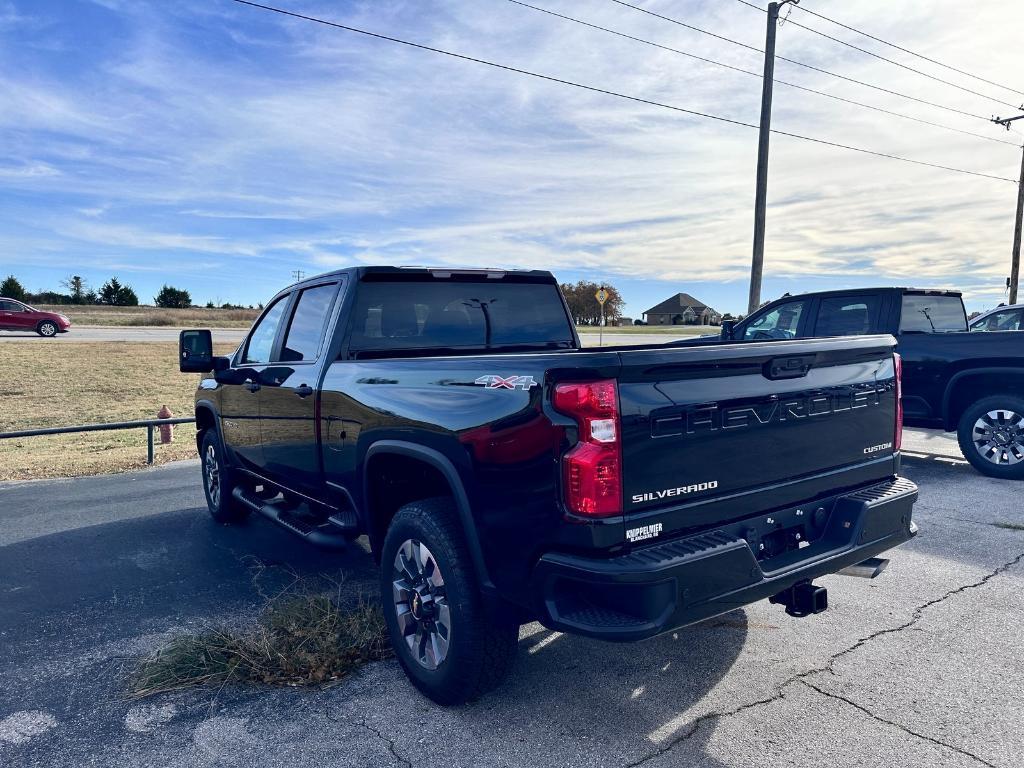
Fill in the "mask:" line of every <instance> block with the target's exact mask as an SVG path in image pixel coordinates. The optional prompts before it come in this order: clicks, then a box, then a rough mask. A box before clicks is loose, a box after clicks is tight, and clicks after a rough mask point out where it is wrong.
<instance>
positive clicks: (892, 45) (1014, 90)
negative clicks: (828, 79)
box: [797, 5, 1024, 96]
mask: <svg viewBox="0 0 1024 768" xmlns="http://www.w3.org/2000/svg"><path fill="white" fill-rule="evenodd" d="M797 8H798V9H799V10H801V11H803V12H804V13H809V14H810V15H811V16H817V17H818V18H819V19H822V20H824V21H827V22H829V23H830V24H835V25H836V26H838V27H842V28H843V29H847V30H849V31H850V32H856V33H857V34H858V35H863V36H864V37H866V38H868V39H870V40H874V41H875V42H877V43H881V44H882V45H888V46H889V47H890V48H895V49H896V50H897V51H903V53H909V54H910V55H911V56H916V57H917V58H919V59H923V60H924V61H927V62H929V63H931V64H935V65H936V66H939V67H943V68H944V69H948V70H950V71H952V72H956V73H958V74H961V75H965V76H967V77H970V78H973V79H975V80H979V81H981V82H983V83H988V84H989V85H994V86H996V88H1002V89H1003V90H1006V91H1010V92H1011V93H1016V94H1020V95H1021V96H1024V91H1021V90H1018V89H1017V88H1011V87H1010V86H1008V85H1003V84H1001V83H997V82H995V81H993V80H987V79H985V78H984V77H980V76H979V75H973V74H971V73H970V72H967V71H965V70H962V69H958V68H957V67H954V66H952V65H950V64H944V63H942V62H941V61H938V60H936V59H932V58H930V57H928V56H925V55H924V54H923V53H917V52H916V51H912V50H910V49H909V48H904V47H903V46H902V45H897V44H896V43H890V42H889V41H888V40H883V39H882V38H880V37H875V36H874V35H872V34H869V33H867V32H865V31H864V30H862V29H857V28H856V27H851V26H849V25H848V24H843V23H842V22H841V21H836V20H835V19H830V18H829V17H828V16H825V15H824V14H821V13H816V12H815V11H812V10H811V9H810V8H804V7H803V6H800V5H798V6H797Z"/></svg>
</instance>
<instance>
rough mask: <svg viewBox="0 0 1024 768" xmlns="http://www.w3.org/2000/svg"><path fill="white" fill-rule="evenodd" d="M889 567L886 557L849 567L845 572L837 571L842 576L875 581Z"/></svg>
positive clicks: (869, 559)
mask: <svg viewBox="0 0 1024 768" xmlns="http://www.w3.org/2000/svg"><path fill="white" fill-rule="evenodd" d="M888 567H889V561H888V560H886V559H885V558H884V557H872V558H868V559H867V560H865V561H864V562H862V563H855V564H854V565H848V566H846V567H845V568H843V570H841V571H837V573H838V574H839V575H840V576H856V577H858V578H861V579H873V578H875V577H876V576H878V575H880V574H881V573H882V571H884V570H885V569H886V568H888Z"/></svg>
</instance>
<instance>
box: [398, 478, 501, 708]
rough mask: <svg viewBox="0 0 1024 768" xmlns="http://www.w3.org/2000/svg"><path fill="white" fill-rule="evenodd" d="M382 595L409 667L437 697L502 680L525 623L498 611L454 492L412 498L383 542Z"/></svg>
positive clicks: (462, 694)
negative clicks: (490, 606) (485, 588)
mask: <svg viewBox="0 0 1024 768" xmlns="http://www.w3.org/2000/svg"><path fill="white" fill-rule="evenodd" d="M380 568H381V597H382V600H383V607H384V617H385V620H386V621H387V625H388V634H389V635H390V638H391V645H392V648H394V651H395V655H396V656H397V657H398V661H399V663H400V664H401V665H402V668H403V669H404V670H405V673H406V675H408V677H409V679H410V680H411V681H412V683H413V685H415V686H416V687H417V688H418V689H419V690H420V691H421V692H422V693H423V694H424V695H426V696H427V697H429V698H430V699H432V700H434V701H435V702H437V703H438V704H446V705H447V704H461V703H463V702H465V701H469V700H471V699H475V698H477V697H479V696H480V695H482V694H483V693H486V692H487V691H488V690H490V689H492V688H494V687H496V686H497V685H498V684H499V683H500V682H501V681H502V680H503V679H504V678H505V677H506V676H507V675H508V673H509V671H510V669H511V667H512V662H513V661H514V659H515V653H516V647H517V641H518V636H519V624H518V622H517V621H516V620H515V619H514V618H513V617H511V616H509V617H501V616H499V617H497V618H494V617H491V616H489V615H488V613H487V611H486V610H485V606H484V598H483V595H481V593H480V589H479V587H478V586H477V580H476V574H475V572H474V569H473V563H472V560H471V559H470V555H469V550H468V547H467V546H466V542H465V537H464V535H463V533H462V529H461V526H460V525H459V519H458V515H457V514H456V511H455V506H454V503H453V502H452V500H451V499H449V498H442V499H427V500H424V501H415V502H412V503H410V504H406V505H405V506H404V507H402V508H401V509H400V510H398V512H397V513H396V514H395V517H394V519H393V520H392V521H391V526H390V528H389V529H388V533H387V536H386V537H385V539H384V545H383V547H382V549H381V566H380Z"/></svg>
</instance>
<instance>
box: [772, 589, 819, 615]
mask: <svg viewBox="0 0 1024 768" xmlns="http://www.w3.org/2000/svg"><path fill="white" fill-rule="evenodd" d="M768 600H769V602H771V603H774V604H776V605H784V606H786V613H788V614H789V615H790V616H795V617H797V618H802V617H804V616H810V615H811V614H812V613H821V612H822V611H824V610H825V609H826V608H828V590H827V589H825V587H816V586H814V585H813V584H811V583H810V582H809V581H802V582H800V583H799V584H794V585H793V586H792V587H790V588H789V589H784V590H783V591H782V592H779V593H778V594H776V595H772V596H771V597H770V598H768Z"/></svg>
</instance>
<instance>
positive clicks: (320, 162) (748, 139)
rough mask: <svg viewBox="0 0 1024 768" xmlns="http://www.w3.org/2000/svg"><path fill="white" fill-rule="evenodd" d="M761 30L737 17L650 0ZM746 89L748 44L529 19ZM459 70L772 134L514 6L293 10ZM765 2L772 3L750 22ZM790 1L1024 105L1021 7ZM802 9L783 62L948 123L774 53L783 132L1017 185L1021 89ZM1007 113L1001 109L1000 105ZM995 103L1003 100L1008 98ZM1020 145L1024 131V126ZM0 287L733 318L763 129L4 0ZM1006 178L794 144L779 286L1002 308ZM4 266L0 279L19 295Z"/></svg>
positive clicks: (312, 27) (293, 29) (552, 4)
mask: <svg viewBox="0 0 1024 768" xmlns="http://www.w3.org/2000/svg"><path fill="white" fill-rule="evenodd" d="M633 1H634V2H635V3H637V4H640V5H642V6H643V7H644V8H646V9H649V10H651V11H654V12H657V13H660V14H663V15H666V16H671V17H673V18H676V19H679V20H682V21H685V22H687V23H690V24H694V25H696V26H700V27H703V28H705V29H708V30H711V31H714V32H716V33H718V34H721V35H725V36H728V37H731V38H734V39H736V40H738V41H740V42H743V43H746V44H748V45H753V46H755V47H758V48H760V47H762V46H763V43H764V27H765V16H764V14H763V13H760V12H758V11H756V10H754V9H752V8H749V7H747V6H744V5H743V4H741V3H739V2H735V0H714V1H713V2H711V1H710V0H707V1H698V0H633ZM531 2H532V3H533V4H535V5H537V6H539V7H543V8H547V9H550V10H553V11H556V12H560V13H563V14H568V15H572V16H574V17H576V18H579V19H583V20H586V21H588V22H590V23H593V24H598V25H601V26H604V27H608V28H611V29H615V30H618V31H621V32H623V33H626V34H629V35H633V36H636V37H641V38H644V39H647V40H650V41H653V42H656V43H658V44H659V45H663V46H669V47H672V48H677V49H680V50H685V51H689V52H692V53H695V54H697V55H700V56H704V57H707V58H713V59H716V60H719V61H721V62H724V63H727V64H729V65H731V66H735V67H741V68H745V69H751V70H754V71H759V70H760V68H761V66H762V58H761V55H760V54H758V53H757V52H755V51H751V50H748V49H744V48H742V47H739V46H734V45H730V44H728V43H726V42H723V41H721V40H717V39H714V38H711V37H707V36H704V35H700V34H698V33H696V32H693V31H691V30H688V29H685V28H683V27H681V26H678V25H674V24H671V23H669V22H666V21H664V20H662V19H658V18H655V17H653V16H650V15H647V14H643V13H640V12H638V11H636V10H634V9H631V8H627V7H624V6H622V5H620V4H617V3H615V2H612V0H575V1H574V2H569V1H567V0H531ZM277 4H278V5H279V6H280V7H284V8H287V9H289V10H293V11H297V12H301V13H304V14H308V15H313V16H319V17H322V18H325V19H328V20H331V21H336V22H338V23H342V24H346V25H351V26H355V27H360V28H363V29H366V30H369V31H372V32H377V33H380V34H385V35H391V36H395V37H400V38H404V39H407V40H410V41H414V42H417V43H422V44H425V45H431V46H436V47H439V48H444V49H447V50H451V51H454V52H458V53H461V54H465V55H468V56H474V57H479V58H485V59H490V60H493V61H496V62H500V63H504V64H508V65H510V66H514V67H518V68H522V69H528V70H531V71H534V72H539V73H544V74H548V75H551V76H554V77H558V78H562V79H567V80H573V81H576V82H579V83H583V84H587V85H591V86H594V87H599V88H604V89H608V90H613V91H618V92H621V93H625V94H630V95H635V96H638V97H641V98H644V99H649V100H654V101H658V102H662V103H665V104H670V105H675V106H679V107H684V108H686V109H691V110H696V111H701V112H707V113H711V114H715V115H720V116H724V117H728V118H730V119H734V120H739V121H743V122H748V123H752V124H756V123H757V122H758V116H759V110H760V90H761V81H760V79H759V78H757V77H752V76H749V75H745V74H742V73H738V72H735V71H730V70H728V69H724V68H721V67H718V66H714V65H711V64H707V63H703V62H700V61H696V60H693V59H690V58H686V57H683V56H681V55H679V54H678V53H674V52H672V51H668V50H665V49H663V48H655V47H652V46H648V45H643V44H641V43H638V42H635V41H632V40H627V39H623V38H621V37H615V36H612V35H610V34H608V33H606V32H602V31H600V30H596V29H592V28H586V27H583V26H580V25H578V24H574V23H571V22H569V21H565V20H563V19H559V18H554V17H552V16H550V15H545V14H542V13H540V12H538V11H536V10H533V9H530V8H527V7H523V6H522V5H517V4H515V3H513V2H509V0H373V1H370V0H367V1H366V2H316V1H314V0H277ZM760 4H762V5H763V3H760ZM803 6H804V7H806V8H811V9H812V10H816V11H818V12H820V13H824V14H826V15H829V16H832V17H833V18H836V19H838V20H840V21H843V22H845V23H847V24H850V25H852V26H855V27H857V28H860V29H864V30H867V31H869V32H871V33H873V34H875V35H877V36H879V37H881V38H884V39H886V40H891V41H893V42H897V43H899V44H901V45H903V46H905V47H907V48H909V49H912V50H915V51H918V52H920V53H923V54H925V55H928V56H930V57H932V58H935V59H938V60H941V61H943V62H947V63H950V64H952V65H954V66H958V67H960V68H962V69H965V70H968V71H970V72H972V73H975V74H978V75H981V76H982V77H985V78H987V79H989V80H992V81H994V82H997V83H1000V84H1002V85H1009V86H1011V87H1014V88H1020V89H1021V90H1022V91H1024V66H1021V61H1020V47H1019V41H1018V39H1017V37H1018V36H1019V31H1020V29H1021V28H1024V3H1012V2H1008V1H1007V0H978V2H975V3H972V4H970V7H969V8H967V7H965V6H964V5H963V4H962V3H960V2H953V1H952V0H899V2H892V1H891V0H889V1H888V2H882V0H844V2H842V3H840V2H825V0H804V2H803ZM792 20H793V21H798V22H800V23H802V24H805V25H807V26H811V27H815V28H818V29H821V30H822V31H825V32H827V33H829V34H833V35H835V36H839V37H843V38H844V39H847V40H849V41H850V42H853V43H855V44H857V45H860V46H862V47H865V48H870V49H871V50H875V51H877V52H879V53H881V54H883V55H886V56H889V57H891V58H895V59H898V60H899V61H901V62H904V63H906V64H908V65H909V66H913V67H914V68H917V69H921V70H922V71H926V72H928V73H931V74H933V75H935V76H937V77H940V78H942V79H946V80H949V81H951V82H955V83H957V84H960V85H962V86H964V87H967V88H970V89H972V90H976V91H978V92H980V93H982V94H984V95H985V97H983V96H976V95H973V94H969V93H966V92H963V91H960V90H957V89H955V88H953V87H951V86H948V85H945V84H941V83H938V82H935V81H933V80H930V79H928V78H925V77H923V76H921V75H918V74H915V73H913V72H909V71H906V70H903V69H900V68H897V67H895V66H893V65H891V64H888V63H886V62H883V61H880V60H877V59H873V58H871V57H868V56H866V55H864V54H861V53H859V52H857V51H854V50H851V49H849V48H844V47H842V46H839V45H837V44H834V43H832V42H830V41H828V40H825V39H823V38H821V37H819V36H816V35H813V34H811V33H809V32H807V31H805V30H803V29H800V28H798V27H797V26H795V25H793V24H783V26H782V27H781V28H780V29H779V33H778V49H777V53H778V55H780V56H784V57H786V58H792V59H795V60H798V61H802V62H806V63H809V64H813V65H814V66H816V67H819V68H823V69H827V70H830V71H832V72H837V73H840V74H843V75H844V76H846V77H849V78H854V79H857V80H861V81H865V82H869V83H873V84H878V85H880V86H882V87H885V88H888V89H889V90H893V91H898V92H900V93H902V94H905V95H909V96H913V97H915V98H918V99H921V100H924V101H932V102H936V103H941V104H943V105H947V106H950V107H953V108H955V109H958V110H962V111H964V112H968V113H970V115H972V116H967V115H961V114H954V113H950V112H948V111H943V110H940V109H937V108H935V107H931V106H927V105H924V104H921V103H915V102H913V101H909V100H907V99H905V98H902V97H898V96H893V95H889V94H884V93H880V92H878V91H874V90H871V89H868V88H866V87H863V86H860V85H857V84H854V83H851V82H848V81H844V80H841V79H839V78H836V77H833V76H830V75H827V74H823V73H820V72H815V71H812V70H809V69H806V68H802V67H798V66H795V65H793V64H790V63H787V62H784V61H779V62H778V63H777V64H776V72H775V75H776V78H778V79H781V80H785V81H786V82H789V83H795V84H799V85H803V86H806V87H809V88H814V89H818V90H822V91H825V92H827V93H829V94H832V95H835V96H841V97H843V98H847V99H853V100H857V101H861V102H864V103H868V104H871V105H874V106H878V107H880V108H883V109H888V110H892V111H898V112H901V113H903V114H906V115H910V116H913V117H917V118H919V119H923V120H929V121H933V122H938V123H942V124H944V125H947V126H950V127H955V128H959V129H961V130H967V131H972V132H975V133H979V134H982V135H984V136H987V137H990V138H995V139H1001V140H1003V141H1008V142H1010V143H1009V144H1003V143H997V142H994V141H989V140H986V139H982V138H976V137H973V136H967V135H963V134H960V133H954V132H950V131H946V130H941V129H938V128H933V127H930V126H925V125H922V124H919V123H915V122H911V121H908V120H905V119H901V118H898V117H893V116H890V115H885V114H880V113H878V112H873V111H869V110H865V109H862V108H859V107H855V106H852V105H848V104H844V103H842V102H839V101H836V100H834V99H829V98H825V97H821V96H817V95H815V94H811V93H807V92H805V91H801V90H797V89H794V88H792V87H786V86H783V85H779V84H777V85H776V87H775V101H774V113H773V118H772V119H773V127H774V128H776V129H778V130H781V131H788V132H792V133H799V134H803V135H806V136H812V137H817V138H821V139H825V140H828V141H832V142H837V143H843V144H849V145H855V146H859V147H864V148H867V149H871V150H876V151H881V152H886V153H892V154H897V155H902V156H905V157H907V158H911V159H915V160H921V161H925V162H932V163H939V164H943V165H950V166H957V167H960V168H964V169H968V170H973V171H977V172H980V173H986V174H992V175H995V176H1001V177H1006V178H1009V179H1011V180H1012V179H1015V178H1017V176H1018V174H1019V172H1020V161H1021V150H1020V148H1019V145H1020V143H1021V142H1022V141H1024V134H1022V133H1020V132H1010V133H1008V132H1006V131H1004V130H1003V129H1001V128H999V127H998V126H995V125H992V124H991V123H989V122H987V121H986V120H985V119H984V118H987V117H990V116H992V115H995V114H998V115H1003V116H1006V115H1008V114H1010V113H1012V112H1013V109H1012V107H1011V106H1010V105H1011V104H1019V103H1020V101H1021V100H1022V99H1024V95H1022V94H1021V93H1014V92H1012V91H1008V90H1005V89H1003V88H1001V87H999V86H996V85H989V84H986V83H982V82H979V81H977V80H971V79H969V78H966V77H963V76H960V75H958V74H956V73H954V72H950V71H949V70H945V69H941V68H939V67H935V66H934V65H931V64H929V63H928V62H925V61H922V60H920V59H914V58H912V57H909V56H907V55H906V54H902V53H900V52H898V51H894V50H892V49H886V48H884V47H883V46H880V45H878V44H877V43H874V42H872V41H870V40H867V39H865V38H861V37H858V36H856V35H854V34H852V33H849V32H846V31H845V30H842V29H839V28H838V27H834V26H831V25H829V24H828V23H827V22H824V21H822V20H820V19H817V18H815V17H813V16H810V15H808V14H806V13H803V12H802V11H801V10H794V11H793V12H792ZM988 96H991V97H995V100H993V99H991V98H987V97H988ZM999 102H1004V103H1002V104H1000V103H999ZM1021 125H1022V126H1024V121H1022V122H1021ZM0 147H2V148H3V149H2V151H0V273H2V275H7V274H9V273H10V274H14V275H16V276H17V277H18V278H19V279H20V280H21V281H22V282H23V283H24V284H25V286H26V287H27V288H28V289H29V290H32V291H36V290H40V289H51V290H53V289H59V284H60V281H61V280H62V279H64V278H66V277H67V276H68V275H70V274H79V275H82V276H84V277H85V278H86V279H87V280H88V281H89V283H90V284H92V285H93V286H98V285H99V284H101V283H102V282H103V281H105V280H106V279H108V278H109V277H110V276H112V275H116V276H117V277H118V278H119V279H120V280H121V281H122V282H126V283H128V284H130V285H132V286H133V287H134V288H135V289H136V291H137V292H138V294H139V296H140V299H141V300H142V301H143V302H144V303H146V302H150V301H152V298H151V297H152V296H154V295H155V294H156V292H157V291H158V290H159V288H160V286H161V285H162V284H164V283H168V284H171V285H174V286H177V287H180V288H184V289H187V290H188V291H190V293H191V295H192V299H193V301H194V302H195V303H199V304H205V303H206V302H207V301H211V300H212V301H215V302H217V303H223V302H232V303H241V304H255V303H258V302H261V301H265V300H266V299H267V298H268V297H269V296H271V295H272V294H274V293H275V292H276V291H277V290H279V289H280V288H281V287H283V286H285V285H287V284H288V283H290V282H291V281H292V278H291V273H292V271H293V270H302V271H303V272H305V273H306V274H307V275H311V274H315V273H317V272H324V271H328V270H330V269H334V268H338V267H346V266H352V265H360V264H396V265H412V264H416V265H475V266H499V267H521V268H537V269H550V270H552V271H553V272H554V273H555V275H556V276H557V277H558V278H559V279H560V280H561V281H572V282H575V281H576V280H580V279H588V280H595V281H598V282H601V281H607V282H609V283H611V284H612V285H615V286H616V287H618V288H619V290H620V291H621V293H622V294H623V296H624V298H625V300H626V314H627V315H630V316H633V317H638V316H639V315H640V313H641V312H643V311H644V310H646V309H648V308H649V307H651V306H653V305H655V304H657V303H658V302H660V301H661V300H663V299H665V298H666V297H668V296H671V295H673V294H674V293H676V292H678V291H686V292H688V293H690V294H692V295H694V296H696V297H697V298H699V299H701V300H702V301H704V302H705V303H707V304H709V305H711V306H712V307H714V308H716V309H717V310H719V311H720V312H733V313H738V312H742V311H744V310H745V309H746V302H747V290H748V278H749V270H750V252H751V239H752V230H753V201H754V170H755V166H756V153H757V131H756V130H753V129H751V128H746V127H742V126H736V125H731V124H727V123H723V122H717V121H712V120H707V119H702V118H698V117H696V116H693V115H688V114H685V113H681V112H678V111H672V110H668V109H664V108H659V107H654V106H649V105H645V104H640V103H637V102H632V101H627V100H623V99H620V98H616V97H613V96H608V95H605V94H600V93H595V92H590V91H584V90H581V89H577V88H572V87H568V86H565V85H561V84H557V83H553V82H547V81H542V80H539V79H536V78H531V77H525V76H523V75H519V74H515V73H512V72H507V71H502V70H498V69H494V68H492V67H487V66H483V65H480V64H476V63H472V62H468V61H464V60H458V59H453V58H450V57H445V56H440V55H437V54H435V53H431V52H428V51H423V50H418V49H415V48H409V47H405V46H401V45H396V44H394V43H391V42H387V41H383V40H378V39H373V38H369V37H366V36H362V35H358V34H353V33H351V32H347V31H343V30H340V29H336V28H331V27H326V26H323V25H318V24H313V23H310V22H308V21H303V20H300V19H295V18H289V17H285V16H282V15H279V14H274V13H270V12H267V11H264V10H259V9H256V8H252V7H247V6H244V5H240V4H237V3H234V2H231V1H230V0H178V1H177V2H174V3H167V2H155V1H154V2H146V1H145V0H0ZM1016 189H1017V188H1016V185H1015V184H1014V183H1012V181H1010V182H1008V181H1001V180H994V179H988V178H981V177H975V176H968V175H962V174H957V173H953V172H950V171H944V170H939V169H933V168H927V167H922V166H917V165H912V164H907V163H901V162H897V161H893V160H888V159H883V158H877V157H872V156H868V155H864V154H858V153H854V152H850V151H844V150H840V149H837V148H834V147H829V146H824V145H820V144H812V143H808V142H805V141H800V140H797V139H794V138H790V137H786V136H780V135H776V136H773V137H772V142H771V162H770V173H769V184H768V210H767V235H766V245H765V267H764V269H765V280H764V290H763V298H764V299H765V300H767V299H770V298H775V297H777V296H779V295H781V294H783V293H784V292H790V293H797V292H802V291H808V290H823V289H831V288H841V287H852V286H865V285H887V284H888V285H892V284H895V285H913V286H916V287H935V288H957V289H961V290H963V291H964V293H965V300H966V303H967V305H968V309H983V308H988V307H992V306H995V305H996V304H998V303H999V302H1000V301H1003V300H1005V295H1006V294H1005V285H1004V281H1005V277H1006V275H1007V274H1008V273H1009V260H1010V247H1011V240H1012V229H1013V213H1014V204H1015V198H1016ZM2 275H0V276H2Z"/></svg>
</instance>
